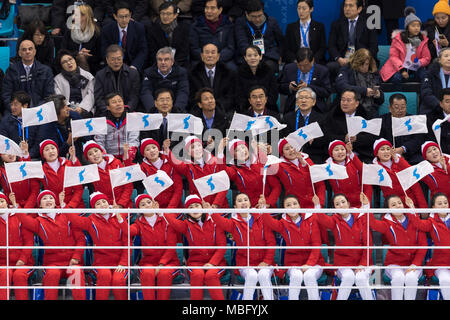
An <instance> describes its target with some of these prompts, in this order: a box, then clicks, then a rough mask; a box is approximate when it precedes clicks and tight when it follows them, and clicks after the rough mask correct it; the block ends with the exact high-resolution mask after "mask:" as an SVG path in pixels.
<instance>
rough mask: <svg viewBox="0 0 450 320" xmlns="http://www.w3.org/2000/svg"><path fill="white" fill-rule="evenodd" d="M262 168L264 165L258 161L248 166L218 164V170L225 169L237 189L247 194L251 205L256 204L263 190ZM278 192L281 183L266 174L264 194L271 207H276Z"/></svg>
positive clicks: (279, 191)
mask: <svg viewBox="0 0 450 320" xmlns="http://www.w3.org/2000/svg"><path fill="white" fill-rule="evenodd" d="M263 168H264V165H263V164H262V163H260V162H255V163H252V164H251V165H250V167H248V166H247V165H245V164H244V165H239V166H237V165H232V166H227V165H225V164H220V165H219V171H220V170H225V171H226V172H227V174H228V176H229V177H230V180H231V181H234V183H235V184H236V187H237V188H238V190H239V191H240V192H241V193H245V194H247V195H248V197H249V198H250V203H251V206H252V207H255V206H256V205H257V204H258V200H259V196H260V195H261V194H262V192H263ZM280 193H281V185H280V182H279V181H278V179H277V178H275V176H273V175H267V178H266V187H265V190H264V196H265V197H266V202H267V203H268V204H269V205H270V207H271V208H276V207H277V201H278V198H279V196H280Z"/></svg>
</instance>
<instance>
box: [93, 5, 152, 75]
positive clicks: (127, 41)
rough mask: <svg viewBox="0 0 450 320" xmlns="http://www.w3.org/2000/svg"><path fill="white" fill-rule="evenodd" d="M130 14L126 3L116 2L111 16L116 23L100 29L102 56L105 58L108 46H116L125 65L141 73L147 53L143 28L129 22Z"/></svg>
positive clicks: (139, 24)
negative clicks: (121, 51) (120, 50)
mask: <svg viewBox="0 0 450 320" xmlns="http://www.w3.org/2000/svg"><path fill="white" fill-rule="evenodd" d="M131 14H132V12H131V9H130V6H129V5H128V4H127V3H126V2H123V1H118V2H116V4H115V5H114V14H113V16H114V19H115V20H116V22H111V23H109V24H107V25H106V26H104V27H103V28H102V35H101V48H102V55H103V56H105V54H106V48H108V46H110V45H111V44H118V45H119V46H121V47H122V48H123V51H124V59H125V63H126V64H127V65H129V66H130V67H131V68H135V69H137V70H138V71H139V72H142V69H143V67H144V63H145V61H146V59H147V53H148V48H147V40H146V37H145V28H144V25H143V24H141V23H139V22H136V21H133V20H131Z"/></svg>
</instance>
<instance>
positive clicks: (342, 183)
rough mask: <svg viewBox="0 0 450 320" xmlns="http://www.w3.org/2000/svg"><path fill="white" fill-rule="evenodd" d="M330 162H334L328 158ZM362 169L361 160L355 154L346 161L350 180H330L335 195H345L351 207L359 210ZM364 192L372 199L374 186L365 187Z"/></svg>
mask: <svg viewBox="0 0 450 320" xmlns="http://www.w3.org/2000/svg"><path fill="white" fill-rule="evenodd" d="M329 161H332V159H331V158H328V160H327V162H329ZM362 168H363V164H362V162H361V160H359V158H358V157H357V156H356V154H354V153H353V154H352V155H350V156H348V157H347V159H346V160H345V169H346V170H347V174H348V178H347V179H343V180H337V179H329V180H328V181H329V182H330V185H331V188H332V189H333V193H334V194H337V193H343V194H345V196H346V197H347V199H348V201H349V202H350V207H355V208H359V207H360V206H361V200H360V198H359V194H360V193H361V181H362V177H361V176H362ZM363 192H364V193H365V195H366V196H367V198H368V199H372V186H370V185H364V187H363Z"/></svg>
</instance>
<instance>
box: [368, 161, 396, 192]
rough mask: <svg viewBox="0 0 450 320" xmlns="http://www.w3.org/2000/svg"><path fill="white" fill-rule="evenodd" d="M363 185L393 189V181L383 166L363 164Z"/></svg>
mask: <svg viewBox="0 0 450 320" xmlns="http://www.w3.org/2000/svg"><path fill="white" fill-rule="evenodd" d="M362 184H369V185H378V186H384V187H389V188H392V179H391V177H390V176H389V174H388V173H387V171H386V169H385V168H383V166H380V165H379V164H366V163H363V171H362Z"/></svg>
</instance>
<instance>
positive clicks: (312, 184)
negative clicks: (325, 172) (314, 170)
mask: <svg viewBox="0 0 450 320" xmlns="http://www.w3.org/2000/svg"><path fill="white" fill-rule="evenodd" d="M305 162H306V164H307V165H308V167H309V169H311V165H310V164H309V163H308V162H307V161H306V160H305ZM309 179H310V180H311V186H312V189H313V193H314V195H316V190H315V189H314V183H313V182H312V179H311V171H309Z"/></svg>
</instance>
